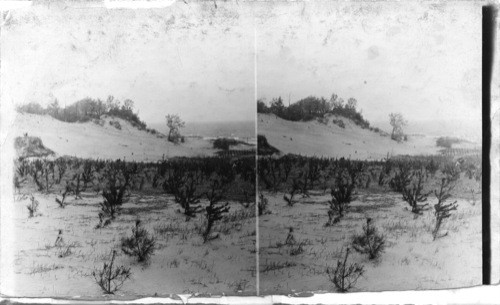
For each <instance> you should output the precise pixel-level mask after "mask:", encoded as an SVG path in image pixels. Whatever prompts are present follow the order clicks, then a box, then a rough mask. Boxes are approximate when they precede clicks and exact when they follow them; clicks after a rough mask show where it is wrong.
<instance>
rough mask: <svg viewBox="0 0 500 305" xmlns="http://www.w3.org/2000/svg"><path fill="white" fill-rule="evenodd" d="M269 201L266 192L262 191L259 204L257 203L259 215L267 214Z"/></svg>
mask: <svg viewBox="0 0 500 305" xmlns="http://www.w3.org/2000/svg"><path fill="white" fill-rule="evenodd" d="M268 203H269V201H268V200H267V198H266V197H265V196H264V194H262V193H260V194H259V202H258V205H257V209H258V213H259V216H262V215H264V214H267V213H268V212H269V211H268V210H267V205H268Z"/></svg>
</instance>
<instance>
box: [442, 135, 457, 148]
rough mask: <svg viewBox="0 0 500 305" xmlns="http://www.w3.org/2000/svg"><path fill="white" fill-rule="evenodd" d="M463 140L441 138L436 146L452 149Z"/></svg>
mask: <svg viewBox="0 0 500 305" xmlns="http://www.w3.org/2000/svg"><path fill="white" fill-rule="evenodd" d="M461 142H463V140H461V139H459V138H455V137H440V138H438V139H437V140H436V146H438V147H443V148H451V147H452V146H453V144H458V143H461Z"/></svg>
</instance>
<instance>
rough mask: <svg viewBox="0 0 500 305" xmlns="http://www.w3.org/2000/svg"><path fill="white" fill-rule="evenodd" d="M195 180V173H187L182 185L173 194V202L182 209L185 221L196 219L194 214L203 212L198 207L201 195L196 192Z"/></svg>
mask: <svg viewBox="0 0 500 305" xmlns="http://www.w3.org/2000/svg"><path fill="white" fill-rule="evenodd" d="M197 180H198V178H197V177H196V174H195V173H193V172H190V173H188V174H187V177H186V178H185V179H183V181H182V185H181V186H179V187H178V189H177V190H176V191H175V194H174V196H175V201H176V202H177V203H179V204H180V206H181V207H182V208H183V209H184V215H186V221H189V220H190V219H191V218H193V217H196V214H197V213H199V212H201V211H202V210H203V208H202V207H201V206H200V205H199V203H200V199H201V197H203V194H202V193H199V192H198V186H197Z"/></svg>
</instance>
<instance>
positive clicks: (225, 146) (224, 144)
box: [213, 138, 240, 150]
mask: <svg viewBox="0 0 500 305" xmlns="http://www.w3.org/2000/svg"><path fill="white" fill-rule="evenodd" d="M238 144H240V141H237V140H235V139H229V138H219V139H216V140H215V141H214V144H213V145H214V148H215V149H222V150H229V148H230V147H231V146H234V145H238Z"/></svg>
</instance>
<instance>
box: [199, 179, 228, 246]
mask: <svg viewBox="0 0 500 305" xmlns="http://www.w3.org/2000/svg"><path fill="white" fill-rule="evenodd" d="M225 178H226V177H224V176H219V177H217V178H213V180H212V181H211V183H210V190H209V191H208V192H206V193H205V195H206V197H207V199H208V201H209V205H208V206H207V207H206V208H205V211H206V217H207V226H206V228H205V231H204V232H203V242H204V243H206V242H207V241H209V240H211V239H214V238H216V237H211V236H210V233H211V231H212V227H213V225H214V223H215V222H216V221H219V220H221V219H222V215H223V214H226V213H227V212H229V207H228V206H229V203H228V202H226V203H225V204H220V203H219V202H220V201H221V200H223V199H224V198H225V194H226V192H227V187H228V185H229V182H230V180H229V179H225Z"/></svg>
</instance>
